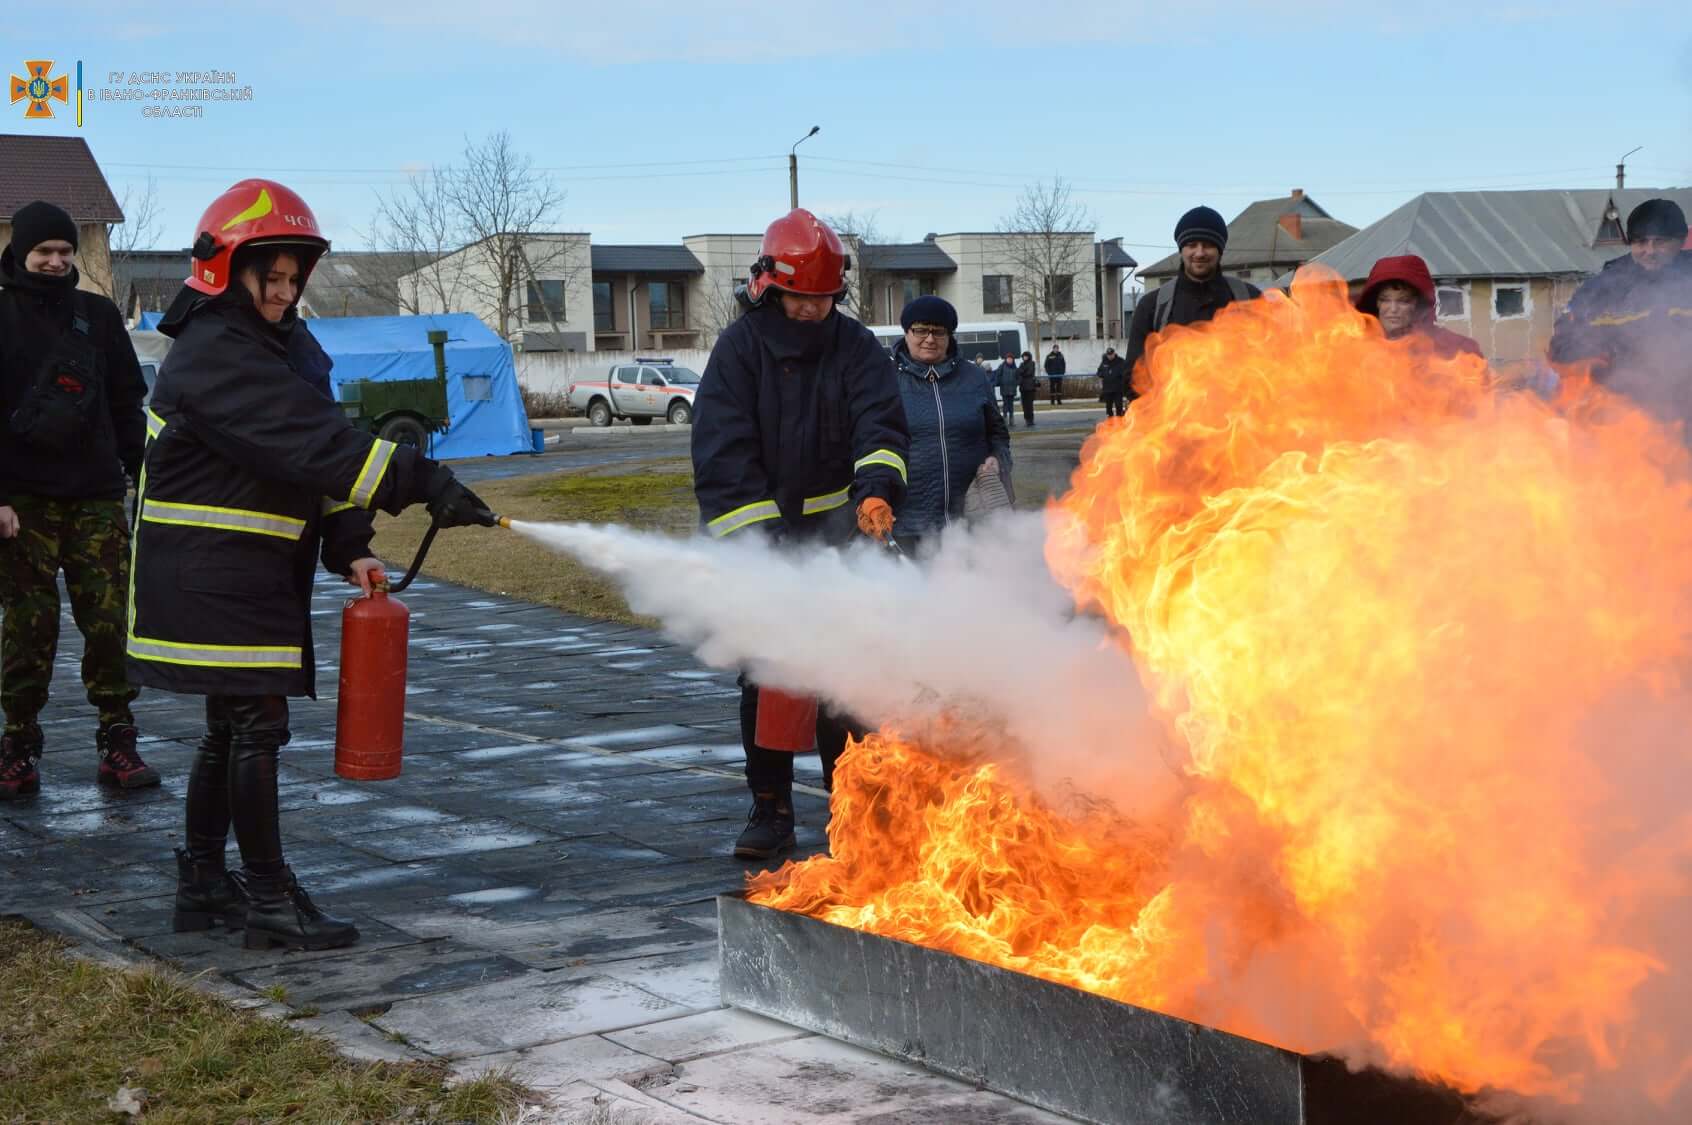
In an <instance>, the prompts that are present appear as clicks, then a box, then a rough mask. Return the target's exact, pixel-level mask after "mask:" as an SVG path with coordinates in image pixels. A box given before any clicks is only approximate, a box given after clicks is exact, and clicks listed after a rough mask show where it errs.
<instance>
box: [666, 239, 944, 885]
mask: <svg viewBox="0 0 1692 1125" xmlns="http://www.w3.org/2000/svg"><path fill="white" fill-rule="evenodd" d="M849 265H850V263H849V261H848V259H847V256H846V251H845V248H844V247H843V246H842V245H841V243H840V239H839V238H838V237H837V236H836V235H835V233H834V232H833V231H832V230H830V229H829V228H828V226H827V224H825V223H823V222H821V221H820V220H819V219H817V217H816V216H815V215H812V214H811V213H810V212H809V211H806V210H804V209H802V208H801V209H795V210H793V211H791V212H789V213H788V214H787V215H785V216H784V217H782V218H780V219H777V220H776V221H775V222H773V223H771V224H770V226H769V229H768V230H766V231H765V232H764V241H763V245H762V247H761V248H760V252H759V255H758V260H757V261H756V262H755V263H754V264H753V266H752V272H751V277H750V279H749V280H748V282H747V284H746V286H745V288H744V289H743V290H742V291H741V292H740V294H739V296H740V298H741V303H742V305H743V306H744V307H745V308H744V312H743V313H742V315H741V316H740V318H739V319H738V320H736V321H735V322H734V323H733V324H731V325H729V327H728V328H727V329H726V330H724V332H723V333H722V335H721V336H719V337H718V338H717V342H716V346H715V347H713V348H712V349H711V359H710V361H709V362H708V363H707V364H706V365H705V374H704V376H703V377H702V378H701V380H700V384H699V391H698V394H697V395H696V397H695V416H694V417H695V420H694V424H693V482H694V483H693V487H694V493H695V496H696V498H697V499H698V501H699V515H700V520H701V522H702V523H703V525H704V527H705V530H706V531H707V532H708V533H709V534H711V535H713V536H718V537H722V536H729V535H759V534H765V535H770V536H775V537H779V538H782V539H785V540H788V541H797V542H814V543H821V544H829V545H835V546H838V545H841V544H843V543H844V542H846V541H847V540H849V539H850V538H851V537H852V536H854V535H856V534H859V533H862V534H865V535H870V536H872V537H874V538H877V539H880V540H884V541H885V540H886V539H887V537H888V535H889V533H890V532H891V530H892V526H893V507H894V506H895V505H896V504H897V503H898V501H899V499H900V498H901V497H902V496H903V495H904V491H905V476H906V471H905V457H906V454H907V452H908V451H909V448H910V435H909V433H908V432H907V430H906V427H905V411H904V407H903V405H902V404H901V402H900V398H899V384H898V381H897V380H896V379H895V377H894V373H893V366H892V364H891V362H890V361H889V360H888V357H887V353H886V352H885V351H883V350H882V347H881V345H880V344H879V343H878V342H877V341H876V339H875V337H874V335H872V334H871V333H870V331H869V329H867V328H865V327H864V326H863V325H862V324H859V323H858V322H857V321H856V320H853V319H851V318H849V317H846V316H844V315H842V314H841V312H840V310H839V308H838V307H837V306H838V302H839V301H840V299H841V298H842V297H844V296H845V293H846V270H847V268H848V267H849ZM757 713H758V688H757V686H756V685H755V684H752V683H750V682H749V681H747V680H745V679H744V677H743V678H742V682H741V701H740V732H741V742H742V745H743V747H744V749H745V752H746V781H747V784H748V786H750V788H751V790H752V813H751V816H750V818H749V819H748V821H747V825H746V830H745V831H744V832H742V833H741V834H740V837H739V839H738V840H737V841H736V842H735V854H736V855H738V856H742V857H744V858H749V859H768V858H770V857H772V856H774V855H776V854H778V853H779V852H782V851H785V850H787V849H789V848H792V847H793V846H794V834H793V826H794V816H793V755H792V754H790V753H786V752H782V751H777V750H770V749H767V748H765V747H761V746H759V745H757V741H756V738H755V733H756V729H757ZM846 735H847V723H846V721H845V720H844V719H843V718H842V717H841V716H838V715H834V714H831V713H830V712H829V711H828V710H827V709H826V708H825V709H823V710H822V712H821V713H820V715H819V718H818V721H817V747H818V750H819V751H820V752H821V754H822V759H823V776H824V783H825V784H828V785H832V782H833V770H834V762H835V759H836V758H837V757H838V756H839V754H840V752H841V750H842V749H843V748H844V746H845V742H846Z"/></svg>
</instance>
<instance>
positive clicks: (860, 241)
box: [822, 211, 887, 324]
mask: <svg viewBox="0 0 1692 1125" xmlns="http://www.w3.org/2000/svg"><path fill="white" fill-rule="evenodd" d="M876 215H877V213H876V212H874V211H866V212H863V213H862V214H860V213H858V212H857V211H847V212H846V213H845V214H843V215H824V216H822V221H823V222H825V223H827V224H828V225H829V226H830V227H831V228H833V230H834V233H835V234H837V235H839V236H840V241H842V242H844V243H845V244H846V248H847V252H848V253H849V254H851V255H852V268H851V269H850V270H848V271H847V272H846V300H847V301H848V302H849V303H850V304H851V306H852V308H853V310H854V311H855V312H856V313H857V314H858V317H859V318H860V319H861V320H863V322H864V323H865V324H869V323H872V322H873V321H874V320H875V315H876V314H875V295H876V293H877V292H879V291H880V288H881V285H882V283H883V281H884V280H885V278H884V277H883V275H882V274H883V271H882V269H881V264H882V261H881V260H882V258H883V257H884V256H885V251H884V249H883V243H885V242H886V241H887V240H886V238H885V237H884V236H883V235H882V233H881V227H880V225H879V224H878V223H877V222H876Z"/></svg>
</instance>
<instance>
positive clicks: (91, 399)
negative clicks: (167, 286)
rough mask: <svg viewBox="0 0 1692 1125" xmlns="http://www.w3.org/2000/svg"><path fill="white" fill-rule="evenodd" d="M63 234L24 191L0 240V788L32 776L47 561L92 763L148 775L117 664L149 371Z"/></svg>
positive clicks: (42, 683)
mask: <svg viewBox="0 0 1692 1125" xmlns="http://www.w3.org/2000/svg"><path fill="white" fill-rule="evenodd" d="M77 246H78V238H77V228H76V222H75V220H73V219H72V218H71V217H70V216H69V215H68V214H66V213H65V212H64V211H63V210H62V209H61V208H58V207H55V206H54V205H53V204H51V203H44V202H40V201H37V202H34V203H30V204H27V205H25V206H23V207H21V208H19V209H18V211H17V213H16V214H15V215H13V216H12V239H11V243H10V245H8V246H7V247H6V248H5V250H4V251H0V431H3V432H0V608H3V609H4V611H5V620H4V622H3V623H0V708H3V709H4V711H5V716H6V726H5V733H4V734H3V735H0V800H9V799H13V798H17V797H23V796H27V795H29V794H31V793H34V792H36V791H38V790H39V789H40V788H41V780H40V775H39V773H38V771H37V762H38V761H39V759H40V757H41V751H42V746H43V741H44V740H43V736H42V732H41V727H40V726H39V724H38V723H37V717H38V716H39V715H40V713H41V709H42V708H43V707H45V706H46V704H47V691H48V686H49V684H50V683H51V681H52V677H53V657H54V654H55V652H56V650H57V648H58V643H59V612H60V610H59V587H58V576H59V572H60V571H61V570H62V571H63V572H64V575H65V585H66V587H67V588H68V589H69V591H70V598H71V608H72V610H73V611H74V614H75V617H76V623H77V626H78V627H79V628H80V629H81V631H82V636H83V657H82V682H83V686H84V688H85V690H86V692H87V695H88V702H89V703H91V704H92V705H93V706H94V707H95V708H96V709H97V710H98V712H99V715H100V726H99V729H98V732H97V733H96V735H95V746H96V748H97V749H98V752H99V767H98V770H97V771H96V777H97V778H98V780H99V781H100V782H101V783H102V784H105V785H112V786H116V787H118V788H121V789H135V788H140V787H143V786H151V785H157V784H158V783H159V775H158V773H157V772H156V771H155V770H153V769H152V768H151V767H149V766H148V765H147V764H146V763H145V762H143V761H142V760H141V756H140V754H138V753H137V752H136V749H135V740H136V732H135V717H134V715H133V714H132V713H131V712H130V709H129V704H130V702H131V701H132V700H133V699H134V698H135V696H136V694H137V692H136V689H135V688H134V687H133V686H132V685H131V684H130V682H129V677H128V675H127V673H126V671H125V666H124V643H125V631H126V622H125V618H126V610H127V591H128V587H129V578H128V570H129V525H128V522H127V521H126V519H125V518H124V513H123V496H124V492H125V488H126V482H125V479H124V478H125V476H126V475H127V476H128V477H129V478H130V479H131V480H133V479H134V478H135V477H136V476H137V475H138V474H139V473H140V470H141V454H142V450H143V446H144V443H145V441H146V435H147V425H146V419H145V416H144V414H143V412H142V405H141V404H142V400H143V399H145V398H146V395H147V384H146V382H145V380H143V379H142V377H141V367H140V365H139V364H138V363H137V362H136V359H135V349H134V348H133V347H132V346H131V345H130V342H129V334H128V333H127V332H126V331H125V330H124V325H123V315H122V314H121V313H119V312H118V309H117V306H116V305H114V304H112V302H111V301H109V300H107V299H106V298H104V297H101V296H98V295H96V294H93V293H87V292H84V291H82V290H80V289H78V288H77V280H78V274H77V269H76V251H77Z"/></svg>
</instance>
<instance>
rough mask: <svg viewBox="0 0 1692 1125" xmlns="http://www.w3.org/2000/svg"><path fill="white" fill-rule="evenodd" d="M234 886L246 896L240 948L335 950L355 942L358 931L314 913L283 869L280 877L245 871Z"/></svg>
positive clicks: (317, 911) (340, 920)
mask: <svg viewBox="0 0 1692 1125" xmlns="http://www.w3.org/2000/svg"><path fill="white" fill-rule="evenodd" d="M235 884H236V886H238V887H240V888H241V889H242V890H243V891H244V892H245V893H246V895H247V934H246V937H244V938H243V939H242V940H241V944H242V945H244V946H245V947H246V948H248V949H269V948H270V947H271V946H273V945H281V946H286V947H287V948H289V949H339V948H340V947H341V946H343V945H351V944H352V943H353V942H355V941H357V940H358V927H357V926H355V925H353V924H352V923H351V922H349V921H347V920H346V919H345V918H336V917H334V916H333V915H330V914H325V913H323V911H321V910H319V909H317V907H316V906H314V905H313V904H312V901H311V899H310V898H308V897H307V896H306V893H305V890H304V889H303V888H302V887H301V886H300V884H299V882H298V881H297V880H295V878H294V873H293V872H292V871H290V870H289V869H288V868H286V867H284V868H283V869H282V874H280V875H258V874H255V873H254V872H251V871H246V872H243V873H241V875H239V876H237V877H236V879H235Z"/></svg>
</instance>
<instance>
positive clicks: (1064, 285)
mask: <svg viewBox="0 0 1692 1125" xmlns="http://www.w3.org/2000/svg"><path fill="white" fill-rule="evenodd" d="M1046 307H1047V309H1049V310H1050V311H1052V312H1074V311H1075V275H1074V274H1071V273H1063V274H1054V275H1053V276H1051V277H1048V278H1047V279H1046Z"/></svg>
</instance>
